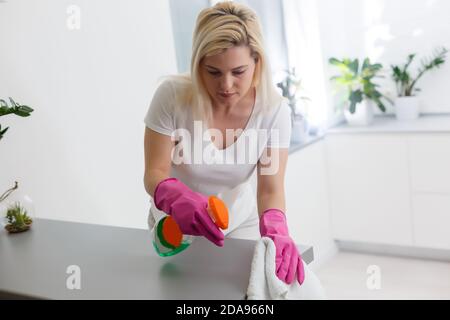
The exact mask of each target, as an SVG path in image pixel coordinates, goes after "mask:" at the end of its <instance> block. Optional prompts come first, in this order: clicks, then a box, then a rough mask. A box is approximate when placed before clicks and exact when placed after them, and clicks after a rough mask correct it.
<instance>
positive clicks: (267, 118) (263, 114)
mask: <svg viewBox="0 0 450 320" xmlns="http://www.w3.org/2000/svg"><path fill="white" fill-rule="evenodd" d="M259 117H260V119H261V120H260V125H261V127H267V128H270V127H272V126H273V125H274V123H275V122H277V121H279V120H280V119H287V118H290V108H289V104H288V101H287V99H286V98H284V97H280V99H278V100H275V101H273V102H272V103H271V104H266V105H261V106H260V112H259Z"/></svg>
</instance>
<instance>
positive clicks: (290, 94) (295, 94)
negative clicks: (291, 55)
mask: <svg viewBox="0 0 450 320" xmlns="http://www.w3.org/2000/svg"><path fill="white" fill-rule="evenodd" d="M285 73H286V76H285V77H284V78H283V80H282V81H281V82H279V83H277V87H278V88H280V89H281V94H282V95H283V97H285V98H287V99H288V101H289V107H290V109H291V126H292V134H291V141H292V142H301V141H302V140H303V139H304V138H305V136H307V135H308V127H309V126H308V102H309V101H310V99H309V97H307V96H306V95H305V94H304V88H303V86H302V81H301V79H300V78H299V77H298V76H297V74H296V71H295V68H292V69H289V70H286V71H285Z"/></svg>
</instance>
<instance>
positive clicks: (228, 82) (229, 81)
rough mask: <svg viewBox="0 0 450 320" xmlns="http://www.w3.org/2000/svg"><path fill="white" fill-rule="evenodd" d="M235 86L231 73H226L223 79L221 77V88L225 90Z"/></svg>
mask: <svg viewBox="0 0 450 320" xmlns="http://www.w3.org/2000/svg"><path fill="white" fill-rule="evenodd" d="M232 87H233V77H231V76H229V75H224V76H223V77H222V79H220V90H221V91H223V92H227V91H230V90H231V88H232Z"/></svg>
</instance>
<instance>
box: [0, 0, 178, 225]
mask: <svg viewBox="0 0 450 320" xmlns="http://www.w3.org/2000/svg"><path fill="white" fill-rule="evenodd" d="M72 4H73V5H76V6H78V7H79V9H80V18H81V19H80V22H81V24H80V27H81V28H80V29H79V30H69V28H68V27H67V20H68V18H70V17H74V16H73V15H72V16H71V14H72V13H70V14H68V13H67V12H66V10H67V8H68V7H69V6H70V5H72ZM71 21H73V20H71ZM0 39H1V43H0V70H1V72H0V97H3V98H6V97H8V96H11V97H13V98H15V99H16V100H17V101H19V102H20V103H23V104H27V105H29V106H31V107H33V108H34V109H35V111H34V112H33V114H32V115H31V117H29V118H19V117H16V116H11V115H9V116H5V117H1V118H0V123H1V124H2V126H7V125H9V126H10V129H9V131H8V132H7V133H6V135H5V137H4V138H3V139H2V140H1V141H0V192H3V191H4V190H6V189H7V188H9V187H10V186H12V185H13V182H14V181H15V180H18V181H19V183H20V185H21V187H22V190H23V191H24V192H26V193H28V194H29V196H30V197H31V198H32V199H33V200H34V203H35V207H36V214H37V216H38V217H42V218H52V219H61V220H70V221H80V222H90V223H99V224H109V225H121V226H130V227H142V228H145V226H146V217H147V211H148V207H149V202H148V201H149V198H148V197H147V195H146V193H145V190H144V186H143V181H142V178H143V170H144V162H143V133H144V123H143V118H144V115H145V112H146V111H147V108H148V105H149V102H150V99H151V97H152V94H153V92H154V89H155V86H156V81H157V79H158V78H159V77H160V76H162V75H165V74H169V73H174V72H175V71H176V59H175V53H174V45H173V40H172V31H171V22H170V13H169V4H168V1H145V0H135V1H133V2H132V3H126V2H123V1H106V0H96V1H88V0H70V1H67V0H40V1H32V0H14V1H11V0H8V1H7V2H6V3H0Z"/></svg>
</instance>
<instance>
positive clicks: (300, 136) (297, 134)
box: [291, 115, 309, 143]
mask: <svg viewBox="0 0 450 320" xmlns="http://www.w3.org/2000/svg"><path fill="white" fill-rule="evenodd" d="M308 130H309V125H308V121H307V120H306V118H305V117H303V116H301V115H292V130H291V142H292V143H300V142H303V141H305V140H306V138H307V137H308Z"/></svg>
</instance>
